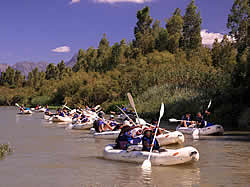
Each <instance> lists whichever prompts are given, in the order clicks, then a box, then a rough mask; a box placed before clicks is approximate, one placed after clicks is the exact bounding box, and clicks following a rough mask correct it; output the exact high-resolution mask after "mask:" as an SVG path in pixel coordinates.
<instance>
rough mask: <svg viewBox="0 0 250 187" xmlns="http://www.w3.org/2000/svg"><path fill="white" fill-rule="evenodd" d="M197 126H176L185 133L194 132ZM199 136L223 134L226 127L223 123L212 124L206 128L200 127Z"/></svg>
mask: <svg viewBox="0 0 250 187" xmlns="http://www.w3.org/2000/svg"><path fill="white" fill-rule="evenodd" d="M195 129H197V128H189V127H180V126H178V127H177V128H176V130H177V131H179V132H182V133H183V134H190V135H191V134H193V131H194V130H195ZM198 130H199V136H210V135H223V134H224V128H223V127H222V126H221V125H212V126H208V127H204V128H198Z"/></svg>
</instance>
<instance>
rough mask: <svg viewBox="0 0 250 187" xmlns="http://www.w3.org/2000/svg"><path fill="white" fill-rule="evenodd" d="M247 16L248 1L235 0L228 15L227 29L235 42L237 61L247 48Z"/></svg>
mask: <svg viewBox="0 0 250 187" xmlns="http://www.w3.org/2000/svg"><path fill="white" fill-rule="evenodd" d="M249 14H250V8H249V1H248V0H235V1H234V4H233V6H232V9H231V11H230V14H229V15H228V22H227V28H228V29H230V32H229V34H230V36H231V37H232V38H234V39H235V40H236V47H237V49H238V60H239V58H240V56H241V55H242V54H243V52H244V50H245V49H246V47H247V37H248V31H247V29H248V20H249Z"/></svg>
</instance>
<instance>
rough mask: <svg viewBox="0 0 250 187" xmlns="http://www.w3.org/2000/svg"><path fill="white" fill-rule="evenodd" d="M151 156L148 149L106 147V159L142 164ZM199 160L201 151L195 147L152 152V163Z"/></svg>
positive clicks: (176, 162)
mask: <svg viewBox="0 0 250 187" xmlns="http://www.w3.org/2000/svg"><path fill="white" fill-rule="evenodd" d="M148 156H149V152H146V151H131V152H128V151H127V150H120V149H114V145H107V146H106V147H105V148H104V159H107V160H115V161H122V162H131V163H139V164H142V163H143V162H144V160H146V159H147V158H148ZM198 160H199V152H198V151H197V149H195V148H193V147H184V148H181V149H175V150H174V149H165V150H164V152H160V153H154V152H153V153H152V155H151V159H150V161H151V164H152V165H158V166H159V165H162V166H170V165H177V164H184V163H188V162H194V161H198Z"/></svg>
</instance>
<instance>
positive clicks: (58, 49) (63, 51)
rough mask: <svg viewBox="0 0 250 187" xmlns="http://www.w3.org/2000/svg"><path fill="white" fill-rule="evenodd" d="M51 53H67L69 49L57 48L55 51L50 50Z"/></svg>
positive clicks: (66, 47) (64, 47)
mask: <svg viewBox="0 0 250 187" xmlns="http://www.w3.org/2000/svg"><path fill="white" fill-rule="evenodd" d="M51 51H52V52H55V53H68V52H70V47H68V46H62V47H57V48H55V49H52V50H51Z"/></svg>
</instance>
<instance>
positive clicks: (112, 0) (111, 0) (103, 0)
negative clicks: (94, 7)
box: [94, 0, 152, 4]
mask: <svg viewBox="0 0 250 187" xmlns="http://www.w3.org/2000/svg"><path fill="white" fill-rule="evenodd" d="M94 1H95V2H97V3H110V4H113V3H139V4H142V3H146V2H152V0H94Z"/></svg>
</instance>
